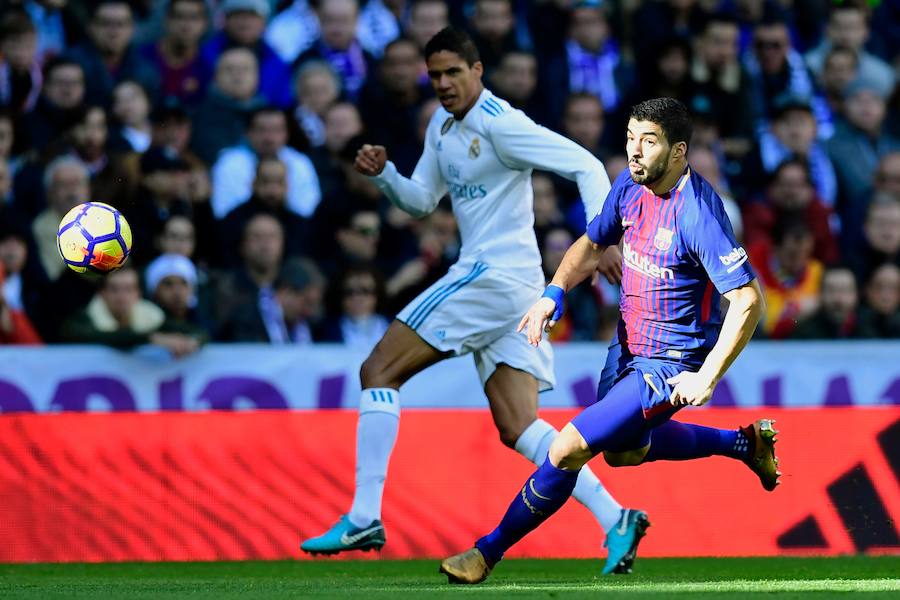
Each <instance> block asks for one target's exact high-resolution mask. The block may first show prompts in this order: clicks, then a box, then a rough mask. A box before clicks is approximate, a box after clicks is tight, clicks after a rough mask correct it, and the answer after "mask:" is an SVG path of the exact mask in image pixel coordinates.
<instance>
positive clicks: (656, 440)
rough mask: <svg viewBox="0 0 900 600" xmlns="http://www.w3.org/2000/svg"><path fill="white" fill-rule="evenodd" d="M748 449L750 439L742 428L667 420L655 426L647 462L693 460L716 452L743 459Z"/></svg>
mask: <svg viewBox="0 0 900 600" xmlns="http://www.w3.org/2000/svg"><path fill="white" fill-rule="evenodd" d="M749 449H750V443H749V441H748V440H747V437H746V436H745V435H744V434H743V432H741V431H740V430H739V429H715V428H713V427H703V426H702V425H693V424H691V423H679V422H678V421H666V422H665V423H663V424H662V425H660V426H659V427H655V428H654V429H653V433H652V434H651V437H650V451H649V452H647V456H646V457H645V458H644V462H650V461H654V460H690V459H692V458H703V457H704V456H714V455H715V456H728V457H730V458H736V459H739V460H743V459H744V458H745V457H746V456H747V454H748V452H749Z"/></svg>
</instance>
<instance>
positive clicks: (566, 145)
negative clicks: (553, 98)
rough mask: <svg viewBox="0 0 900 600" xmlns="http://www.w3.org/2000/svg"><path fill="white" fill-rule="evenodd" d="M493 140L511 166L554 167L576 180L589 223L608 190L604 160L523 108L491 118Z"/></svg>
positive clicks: (552, 170) (565, 175)
mask: <svg viewBox="0 0 900 600" xmlns="http://www.w3.org/2000/svg"><path fill="white" fill-rule="evenodd" d="M489 131H490V135H491V142H492V143H493V145H494V149H495V150H496V152H497V156H498V157H499V158H500V160H501V162H503V164H505V165H506V166H508V167H510V168H512V169H539V170H542V171H551V172H553V173H556V174H557V175H560V176H562V177H565V178H566V179H569V180H573V181H575V182H576V183H577V184H578V192H579V195H580V196H581V202H582V204H583V205H584V213H585V217H586V221H585V222H587V223H589V222H590V221H591V219H593V218H594V216H595V215H597V214H598V213H599V212H600V209H601V208H602V207H603V203H604V201H605V199H606V196H607V194H608V193H609V189H610V185H609V176H608V175H607V174H606V169H605V168H604V167H603V163H601V162H600V161H599V160H597V159H596V158H594V156H593V155H592V154H591V153H590V152H588V151H587V150H585V149H584V148H582V147H581V146H579V145H578V144H576V143H575V142H573V141H572V140H570V139H568V138H566V137H563V136H561V135H559V134H558V133H555V132H553V131H550V130H549V129H547V128H546V127H541V126H540V125H538V124H537V123H535V122H534V121H532V120H531V119H529V118H528V116H526V115H525V113H523V112H522V111H519V110H514V111H508V112H506V113H504V114H502V115H500V116H499V117H496V118H494V119H492V120H491V124H490V130H489Z"/></svg>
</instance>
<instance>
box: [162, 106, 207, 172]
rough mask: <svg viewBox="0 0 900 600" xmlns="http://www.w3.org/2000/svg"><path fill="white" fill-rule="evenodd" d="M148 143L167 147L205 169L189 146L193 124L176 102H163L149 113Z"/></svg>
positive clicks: (193, 164)
mask: <svg viewBox="0 0 900 600" xmlns="http://www.w3.org/2000/svg"><path fill="white" fill-rule="evenodd" d="M150 127H151V133H150V145H151V146H155V147H158V148H168V149H169V150H171V151H172V152H174V153H175V154H177V155H178V156H180V157H181V158H182V159H184V160H185V161H187V162H188V163H190V164H191V165H192V166H194V167H202V168H204V169H205V165H204V164H203V161H202V160H201V159H200V157H198V156H197V155H196V154H194V153H193V152H192V151H191V149H190V147H189V144H190V141H191V133H192V131H193V124H192V122H191V119H190V117H189V116H188V114H187V112H186V111H185V110H184V108H183V107H182V106H181V105H180V104H179V103H178V102H177V101H173V102H169V101H166V102H163V103H161V104H160V105H159V106H157V107H156V109H155V110H154V111H153V112H152V113H150Z"/></svg>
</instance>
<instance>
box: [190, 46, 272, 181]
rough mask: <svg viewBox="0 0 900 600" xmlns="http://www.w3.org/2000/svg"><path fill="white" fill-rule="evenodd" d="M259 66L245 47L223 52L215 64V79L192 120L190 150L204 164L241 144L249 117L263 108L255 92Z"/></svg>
mask: <svg viewBox="0 0 900 600" xmlns="http://www.w3.org/2000/svg"><path fill="white" fill-rule="evenodd" d="M258 88H259V66H258V63H257V61H256V57H255V56H254V55H253V53H252V52H250V51H249V50H247V49H245V48H232V49H230V50H225V51H224V52H222V54H221V56H220V57H219V62H217V63H216V69H215V79H214V81H213V84H212V85H211V86H210V88H209V91H208V92H207V95H206V99H205V100H204V101H203V103H202V104H200V108H199V109H198V110H197V114H196V116H195V117H194V127H193V138H192V139H191V148H193V150H194V152H196V153H197V155H198V156H199V157H200V158H202V159H203V160H204V162H206V164H212V163H214V162H215V161H216V157H217V156H218V155H219V151H221V150H222V149H223V148H227V147H228V146H233V145H235V144H237V143H238V142H240V141H241V138H243V135H244V129H245V128H246V123H247V119H248V118H249V116H250V114H251V113H252V112H253V111H255V110H258V109H260V108H261V107H263V106H265V100H264V99H263V98H262V96H260V95H259V94H258V93H257V89H258Z"/></svg>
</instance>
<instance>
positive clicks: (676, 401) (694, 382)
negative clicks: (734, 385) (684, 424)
mask: <svg viewBox="0 0 900 600" xmlns="http://www.w3.org/2000/svg"><path fill="white" fill-rule="evenodd" d="M666 381H667V382H668V383H669V384H670V385H672V386H674V389H673V390H672V395H671V396H670V397H669V402H671V403H672V404H673V405H675V406H687V405H690V406H703V405H704V404H706V403H707V402H709V399H710V398H712V393H713V390H714V389H716V382H714V381H711V380H710V379H709V378H708V377H706V376H705V375H701V374H700V373H692V372H691V371H682V372H681V373H679V374H678V375H675V376H674V377H669V378H668V379H667V380H666Z"/></svg>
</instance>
